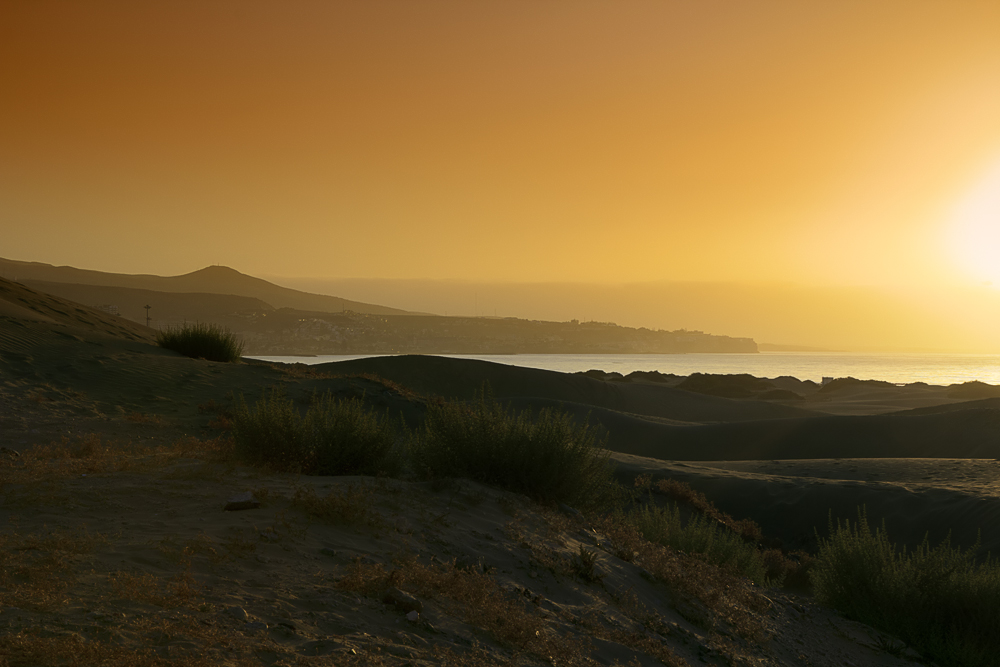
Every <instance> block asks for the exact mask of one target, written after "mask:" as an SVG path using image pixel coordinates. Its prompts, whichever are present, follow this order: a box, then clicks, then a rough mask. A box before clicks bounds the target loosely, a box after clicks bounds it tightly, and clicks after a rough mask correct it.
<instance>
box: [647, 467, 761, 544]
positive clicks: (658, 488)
mask: <svg viewBox="0 0 1000 667" xmlns="http://www.w3.org/2000/svg"><path fill="white" fill-rule="evenodd" d="M637 483H641V481H640V480H637ZM651 488H652V491H653V492H654V493H658V494H660V495H662V496H666V497H667V498H670V499H671V500H673V501H674V502H677V503H680V504H682V505H686V506H688V507H690V508H692V509H695V510H697V511H699V512H701V513H702V514H704V515H705V516H707V517H708V518H710V519H712V520H713V521H716V522H717V523H719V524H721V525H723V526H725V527H726V528H728V529H729V530H731V531H733V532H734V533H736V534H737V535H739V536H740V537H742V538H743V539H744V540H746V541H748V542H760V541H761V540H762V539H763V538H764V533H763V531H762V530H761V529H760V526H758V525H757V523H756V522H754V521H752V520H750V519H740V520H736V519H734V518H733V517H731V516H729V515H728V514H726V513H725V512H723V511H721V510H719V509H718V508H717V507H716V506H715V504H713V503H712V501H711V500H709V499H708V498H707V497H706V496H705V494H704V493H701V492H700V491H695V490H694V489H692V488H691V487H690V485H688V484H687V483H685V482H679V481H677V480H675V479H661V480H658V481H657V482H656V483H655V484H652V487H651Z"/></svg>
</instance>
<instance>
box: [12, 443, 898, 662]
mask: <svg viewBox="0 0 1000 667" xmlns="http://www.w3.org/2000/svg"><path fill="white" fill-rule="evenodd" d="M49 464H51V465H50V468H49V469H48V471H47V472H46V473H45V474H44V475H41V476H40V477H39V478H38V479H35V480H25V481H21V482H14V483H10V482H9V481H8V483H6V484H4V487H3V510H4V511H3V513H2V514H3V519H2V520H0V526H2V529H0V535H2V539H3V542H4V544H3V547H4V549H3V554H4V556H3V558H4V563H3V565H4V570H5V572H6V573H7V574H6V575H5V578H4V581H3V585H2V586H0V627H2V628H3V630H0V656H4V657H5V658H6V660H8V663H6V664H10V665H29V664H39V665H41V664H58V663H57V662H56V660H55V658H56V657H57V656H58V655H59V653H60V652H64V653H66V654H72V653H77V654H79V655H90V656H91V657H92V658H93V661H94V662H96V661H97V660H96V658H97V657H103V658H105V659H108V660H109V661H110V662H109V664H122V665H124V664H135V662H130V661H138V660H140V659H142V660H146V661H147V662H144V663H142V664H155V663H154V662H150V661H151V660H154V659H156V658H160V659H164V660H168V661H171V662H174V661H176V662H179V663H183V662H184V661H185V660H196V659H197V660H203V661H204V663H202V662H194V663H192V664H220V665H222V664H231V665H236V664H266V665H293V664H296V665H301V664H306V665H334V664H336V665H342V664H356V665H365V664H390V665H423V664H439V663H442V662H449V661H451V662H453V664H508V663H517V664H559V665H563V664H578V665H583V664H605V665H607V664H622V665H626V664H631V665H635V664H639V665H654V664H672V665H684V664H691V665H694V664H715V665H723V664H747V665H793V664H800V665H845V664H854V665H885V666H889V665H903V664H910V663H909V661H908V660H907V659H905V658H903V657H894V656H893V655H891V654H890V653H888V652H887V649H889V650H891V651H892V652H893V653H897V654H898V653H899V652H900V650H901V646H900V645H899V644H898V643H897V642H894V640H893V639H892V638H890V637H887V636H884V635H882V634H880V633H878V632H875V631H873V630H871V629H870V628H866V627H864V626H861V625H859V624H856V623H853V622H849V621H846V620H844V619H842V618H840V617H839V616H838V615H837V614H835V613H833V612H831V611H829V610H826V609H824V608H822V607H820V606H818V605H816V604H815V603H813V602H811V601H810V600H809V599H808V598H807V597H803V596H799V595H795V594H791V593H787V592H781V591H777V590H770V591H763V592H760V591H753V590H752V589H751V590H749V592H748V593H746V594H747V595H751V596H758V597H757V598H756V599H757V600H758V602H759V604H758V605H757V606H756V607H755V608H753V609H751V610H746V609H745V608H743V607H742V606H741V604H745V601H744V602H743V603H740V602H739V601H737V600H735V599H734V600H729V599H728V597H727V596H734V593H733V591H732V590H730V591H729V592H723V593H722V595H723V597H722V599H721V601H719V602H717V603H716V605H715V607H708V606H706V604H705V603H704V602H703V601H701V600H700V599H699V597H698V595H696V594H692V593H691V592H690V591H685V590H681V589H678V588H677V587H676V586H671V585H668V584H667V583H664V582H662V581H655V580H652V579H651V577H650V576H649V573H648V572H646V571H645V568H644V566H643V563H642V562H641V561H637V562H632V563H629V562H626V561H623V560H622V559H621V558H619V556H618V555H616V553H615V551H614V548H613V545H612V543H611V542H610V540H609V539H608V537H607V536H606V535H604V534H603V533H602V532H601V530H600V528H597V529H596V530H595V527H594V526H592V525H591V524H589V523H587V522H586V521H584V520H582V519H579V518H573V517H570V516H566V515H563V514H561V513H558V512H554V511H552V510H547V509H544V508H541V507H538V506H536V505H534V504H533V503H531V502H530V501H528V500H526V499H525V498H523V497H520V496H517V495H513V494H509V493H503V492H500V491H496V490H494V489H491V488H488V487H484V486H481V485H478V484H474V483H471V482H461V481H460V482H456V483H454V484H451V485H448V486H446V487H445V488H438V489H435V488H432V487H430V486H428V485H427V484H424V483H416V482H406V481H397V480H385V481H379V480H372V479H365V478H304V477H295V476H290V475H266V474H261V473H259V472H256V471H253V470H248V469H245V468H239V467H236V468H232V467H228V466H226V465H222V464H215V463H210V462H209V463H206V462H203V461H200V460H195V459H189V458H176V457H171V456H161V457H160V458H154V459H148V460H145V461H144V460H143V459H141V458H140V459H134V460H130V461H128V462H125V461H123V460H120V461H118V462H117V464H116V465H118V466H119V467H124V468H126V469H124V470H120V471H119V472H100V471H95V470H100V469H101V467H102V466H103V465H104V463H102V462H101V461H100V460H99V459H98V460H95V461H93V462H88V461H87V460H86V459H85V458H81V459H73V460H65V461H50V462H49ZM88 466H89V467H88ZM81 469H90V470H91V472H90V473H79V472H78V470H81ZM4 470H5V474H6V475H7V476H8V479H17V476H18V474H21V475H24V474H26V469H25V468H23V467H20V468H19V467H17V466H7V467H5V468H4ZM62 475H65V476H63V477H62V479H60V478H59V477H60V476H62ZM70 475H71V476H70ZM246 491H252V492H254V493H255V494H256V496H257V497H259V498H262V499H263V501H264V502H263V506H262V507H261V508H259V509H251V510H245V511H231V512H227V511H223V507H224V506H225V504H226V502H227V499H229V498H231V497H233V496H235V495H237V494H239V493H241V492H246ZM296 497H298V498H299V499H300V500H299V502H295V498H296ZM303 499H304V500H305V502H303ZM310 503H311V506H310ZM581 547H582V548H584V549H586V550H589V551H590V552H591V553H593V554H595V555H596V564H595V565H594V570H593V571H592V572H591V573H590V574H589V576H587V577H585V576H582V575H581V572H580V568H579V567H578V565H577V562H578V560H579V554H580V549H581ZM679 567H680V568H681V569H680V575H679V576H682V577H683V576H684V574H683V567H684V566H683V564H682V565H680V566H679ZM382 572H386V573H388V572H395V573H396V574H394V575H392V578H391V579H389V580H391V581H393V582H394V583H396V585H397V586H398V587H399V588H401V589H403V590H405V591H407V592H410V593H413V594H414V595H415V596H416V598H417V600H418V601H419V604H420V605H421V610H420V612H419V613H418V614H415V615H411V617H410V618H408V617H407V612H408V611H410V610H409V608H407V607H405V606H403V607H398V606H396V605H394V604H386V603H385V602H384V601H383V599H382V593H381V590H382V587H383V586H384V584H383V585H380V586H378V587H377V588H376V589H375V590H374V591H366V590H364V589H363V587H358V586H353V585H352V581H360V580H363V578H364V577H365V576H369V577H372V578H377V577H378V576H379V575H380V574H381V573H382ZM691 576H692V577H695V576H696V575H694V574H693V573H692V575H691ZM735 586H737V587H739V586H745V584H739V582H736V584H735ZM496 619H501V620H504V619H505V622H506V623H507V624H508V625H507V626H504V625H503V623H501V625H500V626H497V623H496ZM525 632H527V635H526V636H525ZM535 633H537V635H536V634H535ZM132 649H143V650H148V653H147V654H142V653H140V655H139V657H136V656H134V655H131V654H130V653H129V651H131V650H132ZM88 651H89V653H86V652H88ZM550 658H551V660H550ZM3 659H4V658H3V657H0V660H3ZM86 662H87V661H86V660H85V663H86Z"/></svg>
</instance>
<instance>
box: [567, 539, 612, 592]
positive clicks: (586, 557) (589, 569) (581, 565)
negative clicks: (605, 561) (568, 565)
mask: <svg viewBox="0 0 1000 667" xmlns="http://www.w3.org/2000/svg"><path fill="white" fill-rule="evenodd" d="M572 567H573V571H574V574H576V575H577V576H578V577H580V578H581V579H583V580H584V581H589V582H591V583H596V582H598V581H600V580H601V579H603V578H604V574H603V573H601V572H600V571H599V570H598V569H597V552H596V551H593V550H591V549H588V548H586V547H585V546H583V545H582V544H581V545H580V553H579V554H578V555H577V556H576V558H574V559H573V563H572Z"/></svg>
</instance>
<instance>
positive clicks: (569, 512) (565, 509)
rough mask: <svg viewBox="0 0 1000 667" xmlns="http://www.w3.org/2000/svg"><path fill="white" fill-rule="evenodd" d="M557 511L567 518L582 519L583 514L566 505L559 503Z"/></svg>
mask: <svg viewBox="0 0 1000 667" xmlns="http://www.w3.org/2000/svg"><path fill="white" fill-rule="evenodd" d="M559 511H560V512H562V513H563V514H566V515H567V516H571V517H574V518H576V519H582V518H583V514H582V513H581V512H580V510H578V509H576V508H573V507H570V506H569V505H567V504H566V503H559Z"/></svg>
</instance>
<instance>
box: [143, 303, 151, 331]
mask: <svg viewBox="0 0 1000 667" xmlns="http://www.w3.org/2000/svg"><path fill="white" fill-rule="evenodd" d="M143 308H145V309H146V326H147V327H148V326H149V309H150V308H152V306H143Z"/></svg>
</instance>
